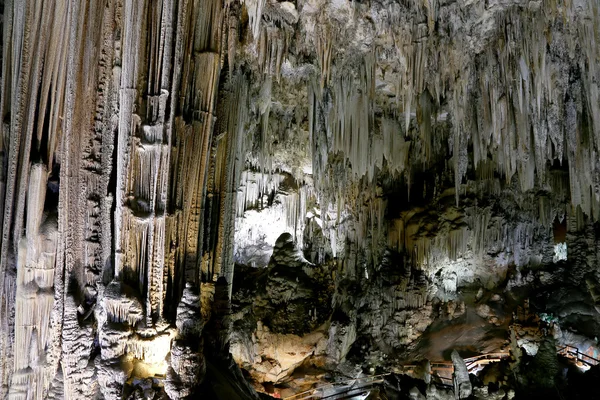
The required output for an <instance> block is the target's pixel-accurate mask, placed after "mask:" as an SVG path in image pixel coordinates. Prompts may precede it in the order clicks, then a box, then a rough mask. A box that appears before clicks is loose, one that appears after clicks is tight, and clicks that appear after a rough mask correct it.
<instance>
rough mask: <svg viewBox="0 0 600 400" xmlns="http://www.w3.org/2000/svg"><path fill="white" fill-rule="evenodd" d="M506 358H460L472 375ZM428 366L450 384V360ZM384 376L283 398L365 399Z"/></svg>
mask: <svg viewBox="0 0 600 400" xmlns="http://www.w3.org/2000/svg"><path fill="white" fill-rule="evenodd" d="M556 352H557V354H559V355H561V356H564V357H567V358H570V359H572V360H576V361H577V362H580V363H582V364H585V365H587V366H590V367H592V366H594V365H598V364H600V361H599V360H597V359H595V358H594V357H591V356H589V355H587V354H585V353H582V352H581V351H579V349H578V348H577V347H574V346H557V347H556ZM509 357H510V353H508V352H497V353H487V354H481V355H479V356H475V357H469V358H465V359H464V360H465V364H466V365H467V370H468V371H469V374H472V373H477V372H479V371H480V370H482V369H483V368H484V367H485V366H486V365H488V364H491V363H495V362H500V361H502V360H504V359H507V358H509ZM430 365H431V375H432V382H433V383H435V384H438V385H439V384H441V385H443V386H449V387H453V383H452V375H453V374H454V364H452V362H451V361H435V362H431V364H430ZM416 368H417V365H404V366H403V372H404V373H405V374H407V375H410V376H414V372H415V370H416ZM387 375H389V373H388V374H381V375H373V376H364V377H362V378H356V379H349V380H347V381H341V382H335V383H328V384H325V385H322V386H319V387H316V388H314V389H310V390H307V391H305V392H301V393H297V394H295V395H293V396H289V397H285V400H312V399H328V400H341V399H361V398H366V397H367V395H368V394H369V393H370V392H371V390H373V388H374V386H375V385H377V384H379V383H383V380H384V377H385V376H387Z"/></svg>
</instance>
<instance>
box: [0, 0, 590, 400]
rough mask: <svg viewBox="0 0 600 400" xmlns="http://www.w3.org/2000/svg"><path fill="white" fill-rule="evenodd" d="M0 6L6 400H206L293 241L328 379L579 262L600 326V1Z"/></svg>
mask: <svg viewBox="0 0 600 400" xmlns="http://www.w3.org/2000/svg"><path fill="white" fill-rule="evenodd" d="M1 4H2V6H1V8H0V10H2V35H3V40H2V70H1V79H2V80H1V88H2V89H1V90H2V92H1V96H0V113H1V116H2V124H1V125H0V136H1V138H2V140H1V141H0V160H1V163H0V165H1V168H0V208H2V209H3V213H2V214H1V217H0V225H1V226H2V236H1V237H0V252H1V253H0V254H1V256H0V288H2V294H3V295H2V299H1V300H0V310H1V312H0V323H1V326H2V328H1V329H0V353H1V356H2V359H3V360H4V362H3V364H2V367H1V368H0V371H1V372H0V381H1V382H2V384H1V389H0V397H3V398H4V397H7V396H8V397H10V398H27V397H31V398H45V397H48V398H63V397H64V398H82V397H84V396H85V397H92V398H93V397H95V396H99V397H104V398H120V397H123V396H125V397H127V396H135V393H141V392H143V391H145V390H146V391H148V390H152V391H153V392H152V393H155V394H152V396H157V397H156V398H159V397H158V396H163V395H166V396H169V397H170V398H184V397H186V396H194V393H195V392H194V391H195V390H198V389H197V388H198V387H199V385H200V384H201V381H202V378H203V376H204V373H205V371H206V370H207V368H208V370H210V366H208V367H207V364H208V362H207V360H206V359H205V354H211V353H214V354H216V353H217V352H216V351H213V350H214V348H215V347H218V348H219V349H220V350H222V351H223V352H224V353H227V351H228V349H227V345H226V343H227V336H228V335H229V331H228V325H227V323H225V322H222V323H221V322H219V321H217V322H215V321H214V318H213V321H212V322H211V315H212V314H214V315H216V316H217V317H219V318H220V315H221V314H220V313H219V312H214V311H215V305H214V304H215V302H214V301H213V298H214V297H216V298H219V299H221V300H223V299H227V298H229V296H230V295H231V294H232V290H233V288H232V283H233V277H234V269H235V263H238V264H240V265H241V264H247V265H252V266H254V267H265V266H269V264H271V262H272V256H273V257H275V256H277V253H276V252H275V253H274V250H273V248H274V247H275V246H276V244H277V243H276V241H277V238H279V237H280V236H279V235H280V234H281V233H283V232H288V233H289V234H290V235H291V237H292V239H293V241H294V242H295V246H297V248H298V249H299V251H302V252H303V255H302V257H303V258H302V259H303V262H306V263H308V264H307V265H312V266H317V267H315V268H317V269H316V271H319V272H318V273H317V275H318V276H319V277H321V275H323V276H325V275H327V276H328V279H330V282H329V283H324V282H321V281H319V282H321V283H320V284H322V286H323V287H326V288H328V289H327V290H332V291H333V293H330V294H331V297H330V298H327V301H329V299H330V304H331V306H330V308H331V310H330V311H331V312H332V313H333V311H334V310H338V309H339V310H342V311H343V313H342V314H335V315H338V316H339V317H340V320H339V321H337V324H335V323H334V324H332V325H331V326H329V327H328V328H327V329H325V333H323V332H321V333H319V335H321V336H319V335H317V336H318V337H313V338H312V339H311V340H312V341H311V340H309V342H310V343H311V345H312V344H314V345H316V344H318V346H319V348H320V349H321V350H319V351H322V352H323V354H325V355H326V356H327V357H326V360H328V361H327V362H330V363H331V362H341V361H343V360H344V358H345V356H346V354H347V353H348V352H349V351H350V349H351V347H352V346H353V345H354V343H355V342H356V341H357V338H359V337H360V335H361V334H363V335H366V334H367V333H368V334H369V335H371V336H372V337H383V339H384V340H383V341H382V342H381V343H379V344H378V346H379V347H378V351H383V352H390V351H392V350H393V349H394V348H396V347H398V346H404V345H407V344H409V342H411V341H412V339H411V338H414V337H415V336H418V335H417V334H415V333H414V332H412V331H411V332H407V331H406V329H405V328H406V327H409V328H410V327H412V326H413V325H414V326H415V327H416V328H415V329H416V330H417V331H422V330H424V329H425V328H426V327H424V326H421V325H422V324H421V325H420V322H419V321H417V320H414V319H413V320H411V319H410V317H409V314H411V313H415V315H418V314H419V313H424V314H426V315H425V316H423V319H424V320H430V319H435V317H432V316H431V310H433V306H432V304H431V302H432V301H433V300H432V299H433V298H434V297H436V296H437V298H438V299H441V300H442V301H444V302H446V301H449V300H452V301H454V300H456V296H457V292H458V291H459V290H460V288H461V287H462V286H464V285H466V284H474V283H477V282H478V283H477V284H480V285H481V286H483V287H485V288H488V289H493V288H494V287H496V286H498V285H501V284H502V285H505V286H506V285H508V286H510V287H520V286H524V285H525V286H526V285H528V284H530V283H531V282H540V281H543V282H542V286H543V284H544V282H545V283H548V282H550V281H552V280H553V279H554V281H553V282H554V284H556V282H558V277H559V276H560V274H558V273H557V274H554V275H552V274H551V277H552V279H549V278H547V276H546V277H544V276H540V275H539V274H537V275H536V274H535V273H534V272H531V271H530V270H531V267H532V266H539V265H542V266H546V267H547V266H549V265H554V264H556V263H557V262H563V261H565V251H566V257H567V260H566V261H567V263H568V265H572V266H573V268H571V270H572V271H574V273H573V278H572V281H571V282H570V283H569V285H570V286H569V287H571V288H574V287H585V288H586V291H585V296H584V297H585V299H584V300H582V301H581V302H579V303H577V304H575V305H574V306H573V307H574V308H575V309H577V310H579V311H581V310H580V308H581V307H582V305H581V304H585V307H587V308H586V310H585V312H579V311H578V312H577V313H572V312H569V311H568V310H565V308H564V307H562V306H561V305H560V304H558V305H557V306H556V309H557V310H561V309H562V310H563V312H564V313H565V319H566V320H569V321H570V324H571V325H572V326H577V325H578V324H581V323H582V321H584V320H585V321H589V319H588V320H586V319H585V318H583V317H582V318H580V319H578V318H579V317H573V318H571V319H569V318H570V317H569V316H570V315H572V314H577V315H588V316H589V315H591V317H592V318H591V320H594V321H596V320H597V315H596V314H597V311H598V302H599V301H600V297H599V296H598V295H597V293H598V289H596V288H597V287H600V284H598V282H599V281H600V278H599V277H598V271H597V262H598V252H599V251H600V246H599V244H598V243H599V240H598V235H599V233H598V232H599V231H598V228H597V226H598V225H597V224H598V223H597V221H598V218H599V217H600V207H599V206H600V202H599V201H600V164H599V162H598V160H599V158H598V154H599V150H600V97H599V96H600V88H599V85H600V79H599V78H600V76H599V70H598V63H599V61H600V48H599V46H598V43H600V40H599V35H600V31H599V30H598V26H600V15H599V13H600V10H599V6H598V3H597V2H596V1H595V0H538V1H521V0H510V1H509V0H506V1H504V0H494V1H487V2H474V1H470V0H458V1H450V0H426V1H413V0H398V1H391V0H372V1H352V2H350V1H337V0H336V1H322V0H298V1H294V2H290V1H283V2H281V1H274V0H245V1H230V0H227V1H225V0H209V1H202V0H164V1H141V2H140V1H133V0H110V1H95V0H92V1H77V0H71V1H53V0H31V1H25V2H21V1H14V0H8V1H7V0H5V1H3V2H2V3H1ZM556 226H559V227H560V229H559V230H562V233H561V234H560V236H561V239H560V240H558V241H557V240H555V232H556V229H555V227H556ZM556 245H560V246H562V247H559V248H557V247H556ZM565 249H566V250H565ZM390 257H391V258H393V259H394V260H395V261H394V262H390V259H391V258H390ZM294 260H295V261H294V262H296V261H297V260H296V259H294ZM563 267H564V265H563ZM563 267H561V268H563ZM312 268H313V267H310V268H309V269H308V271H313V270H312ZM319 268H323V269H322V270H319ZM514 269H516V271H517V272H516V273H515V275H514V276H512V275H510V276H509V271H513V270H514ZM239 271H242V274H246V273H247V272H243V271H247V270H246V269H244V268H241V267H240V268H239ZM381 271H384V272H381ZM560 271H561V273H562V271H563V270H562V269H561V270H560ZM312 273H313V272H311V274H312ZM396 273H400V274H401V275H402V274H406V276H405V277H403V276H399V277H397V278H398V279H397V280H396V281H386V279H384V276H385V275H389V276H392V277H393V276H395V275H394V274H396ZM308 275H309V276H310V277H311V278H310V279H312V275H310V274H308ZM245 276H246V275H243V276H240V275H238V277H239V278H242V279H243V278H244V277H245ZM248 276H249V275H248ZM507 276H508V277H509V278H510V279H508V283H507V281H506V279H507ZM411 277H412V278H411ZM219 278H222V280H221V283H222V284H221V285H216V284H215V282H217V279H219ZM417 278H418V279H417ZM223 279H224V280H223ZM310 279H309V280H308V281H309V282H310ZM319 279H321V278H319ZM411 279H412V280H411ZM415 279H416V281H415ZM544 279H546V280H544ZM548 279H549V280H548ZM273 282H279V281H278V280H277V279H274V280H273ZM373 282H378V283H377V285H374V284H373ZM331 284H333V289H332V288H331V286H330V285H331ZM274 286H277V284H274ZM382 287H384V289H382ZM398 287H400V289H398ZM292 288H293V285H292ZM290 290H293V289H290ZM432 292H433V293H434V294H435V293H437V294H435V295H431V296H429V294H431V293H432ZM382 293H383V294H384V296H382V295H381V294H382ZM560 295H561V296H562V298H565V299H567V298H570V296H571V295H572V291H571V289H565V290H564V291H563V292H561V293H560ZM276 297H277V296H275V297H274V298H275V300H274V301H275V304H279V303H277V302H278V301H279V300H277V299H276ZM309 297H310V296H309ZM300 298H302V296H300ZM321 300H323V299H320V300H319V302H318V303H319V304H320V305H319V307H321V305H322V304H321V303H322V302H321ZM223 301H224V303H227V301H225V300H223ZM307 301H308V300H307ZM310 301H312V300H310ZM310 301H308V302H309V303H310ZM217 303H218V302H217ZM219 304H220V303H219ZM219 307H222V305H219V306H218V307H217V309H220V308H219ZM265 307H266V308H265V309H266V310H270V309H269V307H270V306H269V307H267V306H265ZM436 307H437V306H436ZM561 307H562V308H561ZM578 307H579V308H578ZM459 308H460V307H459ZM223 309H225V310H226V309H227V307H223ZM360 310H362V311H360ZM412 310H416V311H412ZM305 311H310V312H311V313H313V314H311V315H310V318H312V319H313V320H314V321H318V322H323V321H322V320H321V318H323V319H324V320H327V319H328V318H329V315H323V314H322V312H321V311H319V317H316V315H317V314H316V311H315V310H308V308H307V309H306V310H305ZM359 311H360V312H359ZM262 312H263V314H264V313H265V311H264V310H263V311H262ZM557 312H558V311H557ZM361 313H363V314H365V313H366V315H373V316H374V317H373V319H376V320H377V321H376V323H373V321H372V320H371V319H370V318H369V317H365V316H364V315H362V316H361V315H360V314H361ZM452 313H454V311H452ZM586 313H587V314H586ZM224 314H227V312H226V311H225V312H224ZM446 314H447V313H446ZM446 314H444V315H446ZM297 317H298V316H297ZM326 317H327V318H326ZM390 318H392V319H393V318H396V319H397V325H398V326H402V327H403V328H402V329H399V328H398V327H397V326H396V325H394V324H391V325H389V324H388V320H390ZM314 321H313V325H314V323H316V322H314ZM333 321H334V322H336V321H335V319H333ZM205 323H208V327H209V330H211V332H218V335H222V336H223V337H222V338H217V339H215V338H212V339H208V338H207V334H204V333H203V328H204V324H205ZM594 323H596V322H594ZM593 326H596V325H593ZM267 328H268V327H267ZM268 329H270V328H268ZM411 329H412V328H411ZM262 333H263V334H264V336H269V335H270V334H271V333H269V332H268V331H264V330H263V332H262ZM291 333H294V334H296V333H298V332H291ZM313 339H314V340H313ZM243 340H244V339H243V338H242V339H240V341H243ZM323 340H324V341H325V342H323ZM207 343H208V344H207ZM323 343H325V345H324V344H323ZM236 345H237V344H236ZM250 358H252V357H249V359H250ZM332 360H333V361H332ZM294 362H296V361H294ZM294 362H293V363H294ZM293 363H292V364H293ZM268 373H270V372H268ZM272 375H273V374H272ZM274 375H275V376H281V374H279V373H276V374H274ZM284 375H285V374H284ZM154 378H155V379H154ZM152 379H154V380H152ZM140 382H144V383H140ZM140 391H141V392H140Z"/></svg>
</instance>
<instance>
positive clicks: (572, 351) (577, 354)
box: [556, 345, 600, 367]
mask: <svg viewBox="0 0 600 400" xmlns="http://www.w3.org/2000/svg"><path fill="white" fill-rule="evenodd" d="M556 352H557V353H558V354H560V355H561V356H564V357H567V358H570V359H572V360H577V361H578V362H580V363H583V364H585V365H587V366H588V367H593V366H594V365H598V364H600V360H597V359H595V358H594V357H592V356H589V355H587V354H585V353H582V352H581V351H579V349H578V348H577V347H574V346H569V345H567V346H556Z"/></svg>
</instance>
